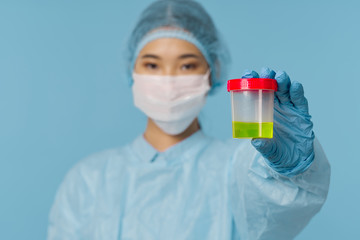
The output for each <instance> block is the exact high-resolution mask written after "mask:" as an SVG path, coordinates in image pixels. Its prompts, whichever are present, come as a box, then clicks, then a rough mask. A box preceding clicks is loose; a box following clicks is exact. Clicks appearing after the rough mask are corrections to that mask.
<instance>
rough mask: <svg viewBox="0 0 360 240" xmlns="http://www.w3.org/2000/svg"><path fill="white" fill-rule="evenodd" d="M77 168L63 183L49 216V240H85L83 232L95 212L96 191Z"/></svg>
mask: <svg viewBox="0 0 360 240" xmlns="http://www.w3.org/2000/svg"><path fill="white" fill-rule="evenodd" d="M90 186H91V184H89V183H88V180H87V179H86V178H85V177H84V174H82V172H81V170H80V167H79V166H75V167H74V168H73V169H71V170H70V171H69V173H68V174H67V175H66V177H65V179H64V181H63V182H62V183H61V185H60V187H59V189H58V191H57V193H56V196H55V201H54V203H53V206H52V208H51V211H50V215H49V226H48V233H47V239H48V240H60V239H63V240H65V239H83V237H84V235H83V232H84V231H83V230H84V226H86V225H87V224H86V222H87V221H88V219H90V215H91V213H92V212H93V211H92V208H93V205H94V204H93V202H94V197H93V196H94V194H93V193H94V189H92V188H91V187H90Z"/></svg>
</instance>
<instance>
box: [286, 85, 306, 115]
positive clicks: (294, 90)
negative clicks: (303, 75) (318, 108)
mask: <svg viewBox="0 0 360 240" xmlns="http://www.w3.org/2000/svg"><path fill="white" fill-rule="evenodd" d="M290 98H291V102H292V103H293V104H294V106H295V107H296V108H297V109H299V110H300V111H301V112H303V113H306V114H309V106H308V101H307V99H306V98H305V96H304V88H303V86H302V84H301V83H299V82H293V83H291V86H290Z"/></svg>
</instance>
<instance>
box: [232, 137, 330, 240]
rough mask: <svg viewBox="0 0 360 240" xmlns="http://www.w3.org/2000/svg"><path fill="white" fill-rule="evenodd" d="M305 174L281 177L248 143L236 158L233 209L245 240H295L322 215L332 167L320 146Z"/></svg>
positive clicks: (315, 150) (318, 144) (233, 166)
mask: <svg viewBox="0 0 360 240" xmlns="http://www.w3.org/2000/svg"><path fill="white" fill-rule="evenodd" d="M314 152H315V158H314V161H313V162H312V164H311V166H310V167H309V168H308V169H307V170H306V171H305V172H303V173H301V174H299V175H296V176H293V177H286V176H283V175H280V174H279V173H277V172H276V171H274V170H273V169H271V167H270V166H269V165H267V163H266V161H265V159H264V158H263V157H262V156H261V154H260V153H258V152H257V151H256V150H255V149H254V148H253V147H252V145H251V144H250V142H248V144H242V145H240V146H239V147H238V148H237V149H236V151H235V154H234V155H233V158H232V161H231V164H230V170H229V171H230V173H229V191H230V192H229V194H230V202H231V203H230V206H231V211H232V214H233V218H234V222H235V227H236V231H237V232H238V234H239V235H240V237H241V239H259V240H260V239H277V240H281V239H293V238H294V237H295V236H296V235H297V234H298V233H299V232H300V231H301V230H302V229H303V228H304V227H305V226H306V225H307V224H308V223H309V221H310V219H311V218H312V217H313V216H314V215H315V214H316V213H317V212H319V211H320V209H321V207H322V205H323V204H324V202H325V200H326V197H327V193H328V189H329V182H330V165H329V163H328V160H327V158H326V156H325V153H324V151H323V150H322V147H321V145H320V143H319V142H318V141H317V139H315V141H314Z"/></svg>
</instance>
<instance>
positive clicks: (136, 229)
mask: <svg viewBox="0 0 360 240" xmlns="http://www.w3.org/2000/svg"><path fill="white" fill-rule="evenodd" d="M329 178H330V166H329V163H328V161H327V159H326V156H325V154H324V152H323V150H322V149H321V146H320V144H319V143H318V142H317V141H315V159H314V161H313V163H312V165H311V166H310V167H309V168H308V169H307V170H306V171H305V172H304V173H302V174H300V175H297V176H295V177H292V178H288V177H285V176H282V175H280V174H278V173H277V172H275V171H274V170H272V169H271V168H270V167H269V166H268V165H267V163H266V162H265V161H264V159H263V157H262V156H261V155H260V154H259V153H258V152H257V151H256V150H255V149H254V148H253V147H252V146H251V144H250V141H249V140H236V139H231V140H229V141H227V142H222V141H219V140H215V139H212V138H210V137H208V136H206V135H205V134H204V133H203V132H202V131H201V130H200V131H198V132H196V133H194V134H193V135H191V136H190V137H188V138H187V139H185V140H183V141H182V142H180V143H178V144H176V145H174V146H172V147H171V148H169V149H168V150H166V151H165V152H157V151H156V150H155V149H154V148H153V147H152V146H151V145H150V144H149V143H147V141H146V140H145V139H144V138H143V136H139V137H138V138H136V139H135V140H134V141H133V142H132V143H130V144H128V145H126V146H124V147H121V148H117V149H112V150H107V151H104V152H101V153H98V154H94V155H92V156H90V157H88V158H86V159H84V160H83V161H81V162H79V163H78V164H77V165H76V166H75V167H73V168H72V169H71V170H70V171H69V173H68V174H67V176H66V177H65V180H64V181H63V183H62V184H61V186H60V188H59V190H58V192H57V194H56V199H55V202H54V205H53V207H52V209H51V213H50V224H49V228H48V239H49V240H55V239H107V240H111V239H124V240H125V239H126V240H130V239H146V240H152V239H156V240H159V239H222V240H226V239H277V240H279V239H292V238H294V237H295V236H296V235H297V234H298V233H299V232H300V231H301V230H302V229H303V228H304V227H305V226H306V224H307V223H308V222H309V220H310V219H311V218H312V217H313V216H314V215H315V214H316V213H317V212H318V211H319V210H320V208H321V206H322V205H323V203H324V201H325V199H326V196H327V192H328V187H329Z"/></svg>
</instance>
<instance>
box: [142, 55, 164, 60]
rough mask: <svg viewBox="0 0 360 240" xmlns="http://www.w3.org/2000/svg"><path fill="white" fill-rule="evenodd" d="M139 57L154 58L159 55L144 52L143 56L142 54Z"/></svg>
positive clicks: (157, 57)
mask: <svg viewBox="0 0 360 240" xmlns="http://www.w3.org/2000/svg"><path fill="white" fill-rule="evenodd" d="M141 58H155V59H160V57H159V56H156V55H153V54H145V55H144V56H142V57H141Z"/></svg>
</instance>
